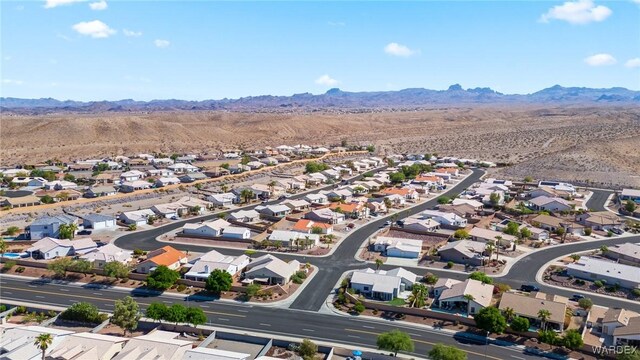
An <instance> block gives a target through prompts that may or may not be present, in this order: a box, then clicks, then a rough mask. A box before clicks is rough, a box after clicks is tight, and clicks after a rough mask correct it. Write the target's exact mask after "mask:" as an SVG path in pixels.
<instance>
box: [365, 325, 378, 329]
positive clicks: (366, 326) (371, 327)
mask: <svg viewBox="0 0 640 360" xmlns="http://www.w3.org/2000/svg"><path fill="white" fill-rule="evenodd" d="M362 327H363V328H367V329H375V327H373V326H369V325H362Z"/></svg>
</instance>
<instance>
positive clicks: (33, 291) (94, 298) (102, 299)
mask: <svg viewBox="0 0 640 360" xmlns="http://www.w3.org/2000/svg"><path fill="white" fill-rule="evenodd" d="M2 289H9V290H18V291H26V292H31V293H36V294H47V295H60V294H58V293H54V292H51V291H43V290H32V289H24V288H15V287H10V286H2ZM64 297H74V298H79V299H90V300H100V301H108V302H115V300H111V299H105V298H100V297H95V296H85V295H75V294H70V293H65V294H64ZM138 304H140V305H146V306H149V305H151V304H149V303H143V302H138ZM202 311H204V313H206V314H213V315H226V316H235V317H242V318H244V317H247V316H246V315H238V314H229V313H224V312H218V311H207V310H204V309H203V310H202Z"/></svg>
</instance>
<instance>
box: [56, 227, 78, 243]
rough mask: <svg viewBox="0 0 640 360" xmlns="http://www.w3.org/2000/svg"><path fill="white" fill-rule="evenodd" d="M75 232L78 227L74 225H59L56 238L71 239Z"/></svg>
mask: <svg viewBox="0 0 640 360" xmlns="http://www.w3.org/2000/svg"><path fill="white" fill-rule="evenodd" d="M76 230H78V225H77V224H75V223H71V224H61V225H60V227H59V228H58V233H59V235H58V237H59V238H60V239H73V238H74V237H75V236H76Z"/></svg>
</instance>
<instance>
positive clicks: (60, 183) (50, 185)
mask: <svg viewBox="0 0 640 360" xmlns="http://www.w3.org/2000/svg"><path fill="white" fill-rule="evenodd" d="M44 188H45V189H46V190H68V189H77V188H78V184H76V183H74V182H71V181H65V180H55V181H47V183H46V184H44Z"/></svg>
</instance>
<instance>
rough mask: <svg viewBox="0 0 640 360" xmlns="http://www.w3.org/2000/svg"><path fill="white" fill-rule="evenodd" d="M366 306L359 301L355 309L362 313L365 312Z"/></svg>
mask: <svg viewBox="0 0 640 360" xmlns="http://www.w3.org/2000/svg"><path fill="white" fill-rule="evenodd" d="M365 309H366V308H365V307H364V305H362V303H361V302H360V301H358V302H357V303H356V304H355V305H354V306H353V311H355V312H356V313H358V314H362V313H363V312H364V310H365Z"/></svg>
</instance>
